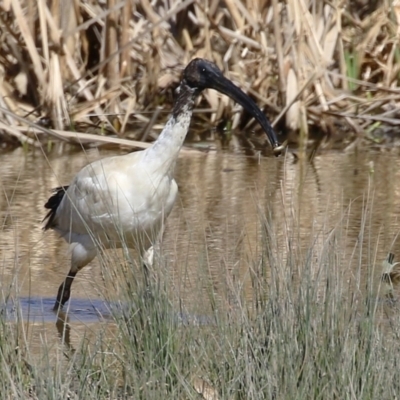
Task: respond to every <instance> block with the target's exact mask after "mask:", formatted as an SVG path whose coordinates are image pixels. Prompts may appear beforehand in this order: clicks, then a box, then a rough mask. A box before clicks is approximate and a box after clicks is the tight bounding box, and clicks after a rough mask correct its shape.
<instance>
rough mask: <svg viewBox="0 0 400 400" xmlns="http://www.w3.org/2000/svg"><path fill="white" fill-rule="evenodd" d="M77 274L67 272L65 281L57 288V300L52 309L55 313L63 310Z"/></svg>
mask: <svg viewBox="0 0 400 400" xmlns="http://www.w3.org/2000/svg"><path fill="white" fill-rule="evenodd" d="M77 273H78V271H75V272H72V271H69V273H68V275H67V277H66V278H65V281H64V282H63V283H62V284H61V285H60V287H59V288H58V293H57V300H56V303H55V304H54V308H53V309H54V310H55V311H57V310H58V309H61V308H63V306H64V304H65V303H66V302H67V301H68V300H69V297H70V295H71V285H72V282H73V281H74V278H75V276H76V274H77Z"/></svg>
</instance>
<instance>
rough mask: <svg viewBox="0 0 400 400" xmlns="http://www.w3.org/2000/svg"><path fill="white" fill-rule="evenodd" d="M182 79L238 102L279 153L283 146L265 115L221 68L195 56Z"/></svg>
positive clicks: (194, 87) (186, 82) (193, 86)
mask: <svg viewBox="0 0 400 400" xmlns="http://www.w3.org/2000/svg"><path fill="white" fill-rule="evenodd" d="M182 81H183V82H184V83H185V84H186V85H188V86H189V87H190V88H192V89H194V90H195V91H196V92H197V93H200V92H201V91H202V90H204V89H207V88H209V89H215V90H217V91H218V92H220V93H223V94H225V95H227V96H229V97H230V98H231V99H233V100H234V101H236V102H237V103H239V104H240V105H241V106H242V107H243V108H244V109H245V110H246V111H247V112H249V113H250V114H251V115H252V116H253V117H254V118H255V119H256V120H257V121H258V123H259V124H260V125H261V126H262V127H263V129H264V131H265V133H266V134H267V136H268V139H269V141H270V142H271V145H272V147H273V149H274V153H275V155H279V154H281V152H282V150H283V146H282V145H280V144H279V142H278V139H277V137H276V133H275V131H274V129H273V128H272V126H271V124H270V123H269V121H268V119H267V117H266V116H265V115H264V113H263V112H262V111H261V110H260V109H259V108H258V106H257V104H256V103H255V102H254V101H253V100H252V99H251V98H250V97H249V96H248V95H247V94H246V93H244V92H243V91H242V90H241V89H239V88H238V87H237V86H236V85H235V84H234V83H232V82H231V81H230V80H229V79H227V78H225V76H224V75H223V74H222V72H221V70H220V69H219V68H218V67H217V66H216V65H215V64H214V63H212V62H211V61H207V60H204V59H202V58H195V59H194V60H192V61H191V62H190V63H189V64H188V65H187V66H186V68H185V70H184V71H183V75H182Z"/></svg>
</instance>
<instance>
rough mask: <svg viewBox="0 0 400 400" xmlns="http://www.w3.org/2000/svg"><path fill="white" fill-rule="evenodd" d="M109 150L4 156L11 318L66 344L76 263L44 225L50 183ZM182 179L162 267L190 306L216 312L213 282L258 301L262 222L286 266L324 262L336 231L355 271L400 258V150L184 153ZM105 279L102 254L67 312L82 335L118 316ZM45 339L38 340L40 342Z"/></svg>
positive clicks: (1, 247) (2, 247)
mask: <svg viewBox="0 0 400 400" xmlns="http://www.w3.org/2000/svg"><path fill="white" fill-rule="evenodd" d="M111 154H115V152H110V151H101V152H99V151H98V150H91V151H85V152H84V151H76V150H75V151H74V152H70V153H67V154H66V153H65V151H64V152H63V153H62V154H57V153H56V152H53V153H51V154H49V155H47V156H44V155H43V154H42V153H41V152H39V151H38V152H36V153H34V152H28V153H24V151H23V150H22V149H17V150H15V151H13V152H10V153H6V154H2V155H0V171H1V175H0V185H1V195H0V216H1V221H2V226H1V242H0V256H1V263H0V288H1V296H2V299H1V300H2V303H4V300H5V299H6V296H8V295H9V296H10V298H11V300H12V301H14V302H15V303H14V304H15V306H14V307H13V306H10V304H13V303H12V301H11V302H10V301H9V302H8V304H9V306H8V313H9V317H10V318H11V319H12V318H16V317H17V316H18V315H19V316H21V315H22V317H23V318H24V319H25V320H29V322H30V323H32V324H31V325H32V326H33V325H36V326H38V328H37V329H38V330H39V333H40V332H41V333H43V332H46V335H47V336H46V337H47V338H49V339H48V340H50V341H52V340H54V341H55V342H56V341H57V340H58V336H57V331H56V329H55V327H54V321H55V315H54V314H53V312H52V311H51V308H52V305H53V302H54V299H55V295H56V292H57V288H58V286H59V285H60V283H61V282H62V281H63V279H64V277H65V274H66V273H67V271H68V269H69V259H68V247H67V245H66V244H65V243H64V242H63V241H62V240H60V239H59V238H57V236H56V234H54V233H53V232H46V233H44V232H43V231H42V225H41V220H42V219H43V217H44V215H45V210H44V208H43V204H44V203H45V201H46V199H47V198H48V197H49V194H50V190H51V188H53V187H56V186H59V185H62V184H68V183H69V182H70V181H71V179H72V178H73V176H74V175H75V173H76V172H77V171H79V170H80V169H81V168H82V167H83V166H84V165H86V164H87V163H88V162H90V161H92V160H95V159H98V158H100V157H105V156H108V155H111ZM176 179H177V182H178V185H179V188H180V197H179V199H178V201H177V203H176V205H175V208H174V210H173V212H172V214H171V216H170V217H169V219H168V223H167V227H166V231H165V234H164V238H163V241H162V244H161V249H160V250H159V251H160V253H159V254H160V260H159V261H158V266H159V268H162V272H163V274H164V276H167V279H169V285H170V286H171V289H172V292H173V295H174V298H175V299H179V303H180V304H184V307H185V310H188V312H189V313H196V314H197V315H206V314H207V306H206V304H208V301H207V299H208V296H209V294H208V293H209V288H210V287H212V288H213V291H214V292H215V293H216V294H217V296H218V297H219V298H220V299H222V301H224V302H226V303H227V304H228V305H230V304H234V303H235V301H238V298H237V293H238V292H241V293H242V294H244V297H245V298H248V299H249V300H251V298H252V285H251V279H250V278H249V269H250V268H252V267H254V265H255V264H256V263H257V262H258V261H259V260H260V258H261V255H262V253H263V238H264V237H265V235H263V229H262V226H263V224H264V222H267V224H268V226H269V229H270V247H271V251H272V254H273V257H274V260H275V262H276V263H277V264H278V265H279V263H280V264H282V265H286V262H287V254H288V248H289V247H290V248H291V251H292V252H293V251H295V254H297V256H298V260H302V259H304V258H306V257H307V256H308V255H309V254H310V252H309V249H310V248H313V249H315V250H314V251H313V252H312V257H314V258H318V254H321V251H322V250H321V249H322V248H323V246H324V243H326V240H327V237H329V235H330V233H331V232H335V235H336V234H337V232H338V231H340V232H341V235H342V236H340V237H338V239H337V240H338V241H339V242H340V243H341V244H340V249H341V250H340V254H339V255H338V257H340V258H341V259H342V260H343V266H344V268H346V269H347V270H346V271H345V272H344V275H346V276H347V275H349V276H353V275H355V274H356V271H357V268H358V269H360V268H361V269H362V268H368V267H369V266H371V265H372V264H376V265H379V266H380V265H381V262H382V260H383V259H384V258H385V256H386V254H387V253H388V252H389V251H391V252H393V253H395V254H396V255H397V258H398V259H399V258H400V239H399V238H398V237H397V235H398V233H399V231H400V157H399V156H397V155H396V154H394V153H393V152H389V151H386V152H373V151H370V152H349V153H342V152H340V153H339V152H338V153H336V152H331V153H325V154H323V155H321V156H318V157H316V158H315V160H314V161H313V163H308V162H304V163H301V162H297V163H296V162H294V158H293V156H292V155H291V154H288V155H287V157H286V158H283V157H281V158H279V159H275V158H270V159H266V158H261V159H256V158H248V157H245V156H242V155H235V154H225V153H210V154H200V155H190V156H183V157H181V158H180V159H179V161H178V164H177V169H176ZM338 226H341V227H343V229H338ZM271 238H272V240H271ZM264 242H265V241H264ZM294 248H295V249H294ZM293 249H294V250H293ZM360 249H361V250H360ZM118 257H120V256H118ZM114 264H115V265H118V262H115V263H114ZM317 264H318V262H317V260H316V265H317ZM106 275H107V274H104V271H103V273H102V268H100V266H99V262H98V260H95V261H93V262H92V263H91V264H90V265H89V266H88V267H86V268H85V269H84V270H83V271H81V272H80V273H79V275H78V278H77V279H76V282H74V285H73V289H72V300H71V304H70V311H69V318H70V321H71V323H72V324H74V325H73V326H75V331H74V332H75V334H77V333H76V332H79V331H80V330H83V329H87V328H88V327H89V329H92V328H90V326H93V324H92V323H93V322H97V321H101V320H104V319H107V317H108V316H109V310H108V306H107V304H106V303H105V302H104V299H105V296H104V293H105V292H104V291H105V288H106V287H107V282H105V281H106V280H107V277H105V276H106ZM203 305H204V307H203ZM91 324H92V325H91ZM77 336H79V335H77ZM40 337H43V336H41V335H33V336H32V340H33V341H35V340H36V341H38V345H39V344H40V343H39V342H40V340H42V339H39V338H40Z"/></svg>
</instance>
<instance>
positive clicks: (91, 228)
mask: <svg viewBox="0 0 400 400" xmlns="http://www.w3.org/2000/svg"><path fill="white" fill-rule="evenodd" d="M206 88H211V89H215V90H217V91H219V92H221V93H223V94H225V95H227V96H229V97H231V98H232V99H233V100H234V101H236V102H237V103H239V104H240V105H241V106H242V107H243V108H244V109H246V110H247V111H248V112H249V113H250V114H251V115H252V116H253V117H254V118H255V119H256V120H257V121H258V122H259V123H260V125H261V126H262V127H263V129H264V131H265V132H266V134H267V136H268V138H269V141H270V142H271V145H272V147H273V149H274V152H275V154H277V155H278V154H280V152H281V150H282V146H281V145H280V144H279V142H278V139H277V137H276V134H275V132H274V130H273V129H272V127H271V125H270V123H269V122H268V120H267V118H266V117H265V115H264V114H263V113H262V112H261V110H260V109H259V108H258V106H257V105H256V104H255V103H254V101H253V100H252V99H251V98H250V97H249V96H247V95H246V94H245V93H244V92H243V91H242V90H241V89H239V88H238V87H237V86H236V85H234V84H233V83H232V82H231V81H230V80H228V79H227V78H225V77H224V76H223V74H222V72H221V71H220V70H219V69H218V67H217V66H216V65H215V64H213V63H211V62H209V61H206V60H203V59H199V58H197V59H194V60H193V61H191V62H190V63H189V64H188V65H187V67H186V68H185V70H184V71H183V74H182V79H181V81H180V84H179V86H178V89H177V97H176V100H175V103H174V107H173V111H172V114H171V116H170V118H169V120H168V122H167V124H166V125H165V127H164V129H163V131H162V132H161V134H160V136H159V137H158V139H157V140H156V141H155V142H154V144H153V145H152V146H151V147H149V148H148V149H146V150H142V151H138V152H134V153H130V154H127V155H122V156H114V157H107V158H104V159H102V160H99V161H95V162H93V163H91V164H89V165H87V166H86V167H84V168H83V169H82V170H81V171H80V172H78V174H77V175H76V176H75V178H74V179H73V181H72V182H71V184H70V185H69V186H62V187H59V188H57V189H55V193H54V194H53V196H51V197H50V198H49V200H48V201H47V203H46V204H45V207H46V208H47V209H49V210H50V211H49V212H48V213H47V215H46V217H45V219H44V221H45V226H44V229H45V230H47V229H53V230H55V231H56V232H57V233H58V234H59V235H60V236H61V237H63V238H64V239H65V240H66V241H67V242H68V243H71V247H72V252H71V268H70V271H69V273H68V275H67V277H66V279H65V281H64V282H63V283H62V284H61V286H60V287H59V290H58V293H57V299H56V302H55V305H54V308H55V309H56V310H57V309H58V308H61V307H62V306H64V304H65V303H66V302H67V301H68V300H69V297H70V292H71V285H72V282H73V280H74V278H75V276H76V274H77V273H78V271H79V270H80V269H82V268H83V267H84V266H85V265H87V264H88V263H89V262H90V261H92V260H93V259H94V257H96V254H97V253H98V251H99V250H100V249H107V248H121V247H127V248H136V249H137V250H138V251H139V253H140V255H141V256H142V257H144V255H145V252H146V251H147V250H148V249H150V248H151V246H152V245H153V244H154V242H155V241H156V239H157V236H158V235H159V233H160V230H161V228H162V226H163V223H164V221H165V219H166V218H167V217H168V215H169V214H170V212H171V210H172V207H173V205H174V203H175V200H176V197H177V194H178V186H177V184H176V182H175V180H174V177H173V173H174V166H175V163H176V160H177V157H178V154H179V151H180V149H181V147H182V145H183V142H184V139H185V137H186V134H187V132H188V129H189V125H190V120H191V117H192V110H193V106H194V102H195V99H196V97H197V96H198V95H199V94H200V92H201V91H202V90H204V89H206Z"/></svg>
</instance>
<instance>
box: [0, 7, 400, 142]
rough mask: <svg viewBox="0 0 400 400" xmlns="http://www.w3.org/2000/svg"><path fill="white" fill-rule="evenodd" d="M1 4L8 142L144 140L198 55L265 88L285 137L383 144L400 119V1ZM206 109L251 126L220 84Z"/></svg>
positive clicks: (250, 88)
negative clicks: (97, 137) (95, 136)
mask: <svg viewBox="0 0 400 400" xmlns="http://www.w3.org/2000/svg"><path fill="white" fill-rule="evenodd" d="M0 10H1V12H0V35H1V40H0V113H1V117H0V132H1V133H0V134H1V138H2V140H3V141H11V142H17V143H27V144H30V145H39V143H40V142H41V143H43V142H46V141H48V140H49V139H51V140H65V141H67V142H70V141H80V140H81V137H80V135H79V134H78V133H76V132H85V133H95V134H101V135H103V136H105V138H107V137H112V138H113V140H114V141H117V142H118V138H129V139H133V140H135V141H136V142H135V144H134V145H135V146H136V147H140V146H141V143H142V142H145V141H151V140H152V139H154V138H155V137H156V136H157V135H158V133H159V131H160V129H161V128H162V124H163V122H164V121H165V118H166V115H167V113H168V111H169V110H170V106H171V102H172V98H173V89H174V87H175V86H176V84H177V82H178V80H179V76H180V72H181V70H182V68H183V67H184V66H185V65H186V64H187V62H188V61H189V60H190V59H192V58H193V57H204V58H207V59H209V60H212V61H214V62H216V63H217V64H218V65H219V66H220V67H221V68H222V69H223V70H224V71H225V73H226V74H227V75H228V76H229V77H230V78H231V79H232V80H234V81H235V82H236V83H237V84H238V85H240V86H241V87H242V88H244V90H246V91H247V92H248V93H249V94H250V95H251V96H252V97H253V98H255V99H256V101H257V103H258V104H259V105H260V106H261V107H262V108H263V109H264V110H265V112H266V113H267V114H268V115H269V116H270V118H271V120H272V121H273V122H274V124H275V126H276V128H277V130H278V131H279V132H281V134H282V140H283V139H284V138H288V139H289V141H291V142H296V143H299V142H300V143H303V144H307V143H309V141H310V139H311V138H313V137H314V138H315V136H310V134H309V132H314V133H315V132H318V133H320V135H318V137H319V138H328V139H329V141H328V142H329V143H335V142H340V143H342V144H345V145H347V144H349V143H351V142H353V141H354V140H358V139H360V138H362V139H366V140H370V141H372V142H374V143H376V142H378V143H379V142H382V141H383V140H385V138H387V137H388V135H387V133H388V132H391V127H394V126H397V125H398V124H399V122H400V112H399V104H400V103H399V100H400V90H399V88H398V82H399V66H400V63H399V59H400V52H399V36H400V3H399V1H397V0H395V1H389V0H381V1H370V2H366V1H362V0H359V1H352V2H348V1H342V0H331V1H325V0H323V1H315V0H285V1H279V0H271V1H265V0H225V1H220V0H209V1H208V2H202V1H199V0H185V1H181V0H171V1H169V2H167V1H161V0H160V1H157V2H150V1H149V0H126V1H120V0H104V1H102V2H99V1H94V0H51V1H47V2H46V1H44V0H38V1H35V0H5V1H3V2H2V3H1V4H0ZM197 108H198V110H199V111H200V114H199V115H200V117H199V119H198V121H199V122H201V124H202V127H205V128H206V129H207V128H210V127H213V126H215V125H217V124H219V125H220V126H225V125H228V126H232V127H233V128H240V130H242V131H248V129H249V128H252V127H253V126H252V122H251V121H249V120H248V117H247V116H246V115H245V114H244V113H243V112H242V111H240V110H239V111H238V110H237V109H236V108H235V107H234V104H233V103H232V102H231V101H230V100H228V99H227V98H226V97H223V96H220V95H219V94H218V93H216V92H214V91H207V92H205V93H204V94H203V96H202V98H201V100H200V104H199V105H198V107H197ZM21 117H22V118H23V119H21ZM230 121H232V123H231V122H230ZM32 123H34V124H35V125H32ZM38 123H39V124H38ZM46 128H54V129H55V130H56V131H54V130H53V129H50V130H49V129H46ZM68 131H72V132H74V134H71V132H69V133H68ZM65 132H66V133H65ZM382 133H383V134H382ZM105 138H103V141H104V140H107V139H105ZM82 140H84V141H85V142H87V141H89V142H90V141H91V140H94V139H93V137H92V136H90V135H89V136H86V137H83V136H82ZM318 143H320V141H318Z"/></svg>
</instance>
